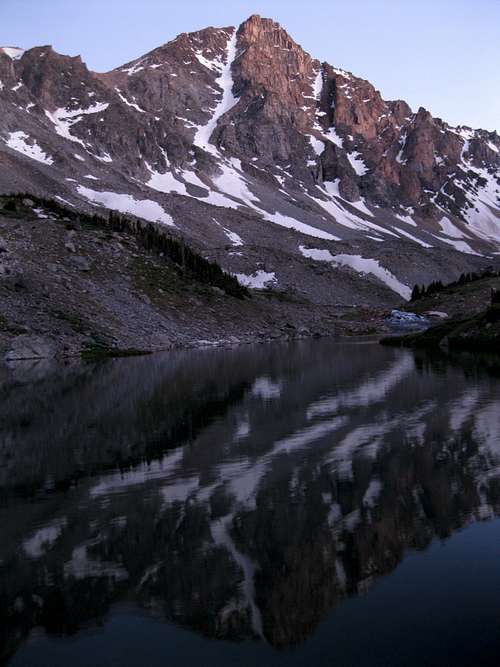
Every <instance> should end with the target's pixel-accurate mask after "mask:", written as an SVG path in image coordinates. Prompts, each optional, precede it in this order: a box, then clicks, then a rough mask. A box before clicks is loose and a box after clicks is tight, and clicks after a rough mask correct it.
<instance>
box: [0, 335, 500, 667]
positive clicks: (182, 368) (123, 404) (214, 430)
mask: <svg viewBox="0 0 500 667" xmlns="http://www.w3.org/2000/svg"><path fill="white" fill-rule="evenodd" d="M499 515H500V371H499V365H498V364H495V362H494V361H493V360H491V359H484V358H482V359H478V358H475V357H470V356H462V357H453V358H447V357H444V356H441V355H437V356H428V355H426V354H423V353H413V352H411V351H407V350H397V349H390V348H383V347H380V346H378V345H377V344H374V343H359V342H358V343H355V342H352V343H336V342H333V341H312V342H303V343H297V344H290V345H269V346H258V347H248V348H239V349H232V350H209V351H190V352H182V353H174V354H165V355H158V356H151V357H141V358H133V359H123V360H113V361H110V362H107V363H103V364H97V365H93V364H87V365H80V364H70V365H68V366H66V367H61V368H52V367H51V366H50V365H46V364H34V365H32V364H20V365H18V366H15V367H12V368H10V369H3V370H2V371H0V526H1V534H0V535H1V537H0V663H1V664H6V665H9V667H42V666H43V667H68V666H71V667H80V666H81V667H84V666H85V667H87V666H89V665H92V667H110V666H113V667H114V666H116V667H118V666H120V667H139V666H140V667H159V666H160V665H161V666H162V667H165V666H167V665H168V667H177V666H179V667H181V666H182V667H186V666H190V665H200V666H203V667H204V666H206V665H208V666H212V665H213V666H214V667H215V666H217V667H219V666H221V667H225V666H229V665H231V666H232V665H235V666H236V665H237V666H246V665H248V666H250V665H252V666H253V665H257V664H258V665H261V666H263V667H264V666H267V665H270V666H274V665H276V666H283V665H291V666H296V665H315V666H316V665H318V666H320V667H322V666H326V665H329V666H330V665H331V666H335V667H338V666H356V667H358V666H365V665H366V666H370V667H373V666H378V665H380V666H384V667H387V666H393V665H394V666H398V667H399V666H401V665H415V666H417V665H418V666H419V667H422V666H424V665H425V666H426V667H428V666H432V665H439V666H440V667H442V666H443V665H453V666H454V667H456V666H457V665H471V666H474V667H477V666H478V665H498V664H499V663H500V522H499V520H497V518H496V517H497V516H499Z"/></svg>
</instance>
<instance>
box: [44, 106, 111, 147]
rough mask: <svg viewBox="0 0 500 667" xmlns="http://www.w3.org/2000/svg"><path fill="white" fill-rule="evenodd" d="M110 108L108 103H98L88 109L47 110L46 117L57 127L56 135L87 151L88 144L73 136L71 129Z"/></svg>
mask: <svg viewBox="0 0 500 667" xmlns="http://www.w3.org/2000/svg"><path fill="white" fill-rule="evenodd" d="M108 107H109V104H108V103H105V102H97V103H96V104H94V105H93V106H91V107H88V108H87V109H55V110H54V111H47V110H45V115H46V116H47V118H48V119H49V120H50V121H51V122H52V123H53V125H54V127H55V131H56V134H58V135H59V136H60V137H62V138H63V139H67V140H68V141H73V142H75V143H77V144H80V145H81V146H83V148H85V150H87V144H86V143H85V142H84V141H82V139H79V138H78V137H75V136H73V135H72V134H71V131H70V130H71V128H72V127H73V125H76V123H79V122H80V121H81V120H82V118H83V116H85V115H88V114H94V113H101V112H102V111H106V109H107V108H108Z"/></svg>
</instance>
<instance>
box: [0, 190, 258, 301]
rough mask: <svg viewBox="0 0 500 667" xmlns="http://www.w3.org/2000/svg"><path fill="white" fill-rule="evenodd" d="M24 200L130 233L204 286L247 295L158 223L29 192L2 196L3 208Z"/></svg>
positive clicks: (15, 208) (15, 207) (61, 214)
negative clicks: (80, 208)
mask: <svg viewBox="0 0 500 667" xmlns="http://www.w3.org/2000/svg"><path fill="white" fill-rule="evenodd" d="M23 199H30V200H31V201H33V202H34V203H35V205H36V206H41V207H43V208H44V210H45V211H47V212H50V213H51V214H53V215H55V216H58V217H63V218H68V219H69V220H71V221H74V222H83V223H86V224H90V225H93V226H97V227H105V228H108V229H110V230H112V231H115V232H121V233H129V234H132V235H133V236H134V237H135V238H136V239H137V240H138V241H139V242H140V243H141V245H142V246H143V247H144V248H145V249H146V250H147V251H148V252H151V253H155V254H158V255H160V256H163V257H167V258H168V259H170V260H171V261H172V262H173V263H174V264H175V265H176V267H177V269H178V270H179V272H181V273H182V274H183V275H185V276H189V277H190V278H192V279H193V280H196V281H197V282H200V283H202V284H204V285H210V286H212V287H218V288H219V289H222V290H224V292H226V294H229V295H231V296H234V297H236V298H238V299H243V298H245V297H250V293H249V291H248V289H247V288H246V287H244V286H243V285H240V283H239V282H238V280H237V279H236V278H235V277H234V276H232V275H230V274H229V273H226V272H225V271H224V270H223V269H222V268H221V266H220V265H219V264H217V262H210V261H209V260H207V259H205V258H204V257H202V256H201V255H200V254H199V253H197V252H196V251H195V250H193V249H192V248H191V247H190V246H189V245H186V243H185V242H184V240H182V239H176V238H174V237H173V236H170V235H169V234H167V233H166V232H165V230H164V228H163V227H161V225H159V224H155V223H152V222H147V221H146V220H140V219H137V218H132V217H129V216H125V215H122V214H120V213H117V212H116V211H110V212H109V215H108V217H107V218H105V217H103V216H102V215H97V214H95V213H94V214H89V213H83V212H76V211H72V210H70V209H68V208H66V207H65V206H64V205H62V204H60V203H59V202H57V201H54V200H53V199H44V198H42V197H35V196H33V195H29V194H15V195H9V196H8V197H7V198H6V199H4V205H3V209H4V211H11V212H15V211H18V210H20V209H22V200H23Z"/></svg>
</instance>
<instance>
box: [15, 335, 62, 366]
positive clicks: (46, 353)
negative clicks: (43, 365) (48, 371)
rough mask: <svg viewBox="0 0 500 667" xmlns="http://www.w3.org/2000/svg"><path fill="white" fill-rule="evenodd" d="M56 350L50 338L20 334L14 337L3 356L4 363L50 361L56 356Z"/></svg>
mask: <svg viewBox="0 0 500 667" xmlns="http://www.w3.org/2000/svg"><path fill="white" fill-rule="evenodd" d="M56 352H57V348H56V345H55V343H54V341H52V340H51V339H50V338H47V337H45V336H34V335H30V334H22V335H20V336H16V338H14V339H13V340H12V341H11V343H10V347H9V349H8V350H7V352H6V353H5V355H4V359H5V361H19V360H21V359H52V358H54V357H55V356H56Z"/></svg>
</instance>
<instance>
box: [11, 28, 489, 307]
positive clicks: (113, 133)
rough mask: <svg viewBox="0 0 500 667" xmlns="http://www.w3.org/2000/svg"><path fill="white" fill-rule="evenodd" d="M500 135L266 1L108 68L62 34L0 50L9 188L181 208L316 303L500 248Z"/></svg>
mask: <svg viewBox="0 0 500 667" xmlns="http://www.w3.org/2000/svg"><path fill="white" fill-rule="evenodd" d="M499 151H500V138H499V136H498V134H497V133H496V132H487V131H485V130H473V129H470V128H467V127H451V126H449V125H448V124H447V123H446V122H445V121H442V120H441V119H438V118H433V116H432V115H431V114H430V113H429V112H428V111H426V110H425V109H422V108H421V109H419V110H418V112H416V113H415V112H414V111H412V109H410V107H409V106H408V105H407V104H406V103H405V102H404V101H401V100H398V101H386V100H384V99H383V98H382V97H381V95H380V93H379V92H378V91H377V90H376V89H375V88H374V87H373V86H372V85H371V84H370V83H369V82H368V81H365V80H363V79H360V78H358V77H356V76H354V75H353V74H351V73H349V72H346V71H344V70H341V69H338V68H337V67H335V66H333V65H330V64H328V63H321V62H319V61H318V60H315V59H314V57H313V56H311V55H309V54H308V53H306V52H305V51H304V50H303V49H302V48H301V47H300V45H298V44H297V43H296V42H295V41H294V40H293V39H292V38H291V37H290V36H289V35H288V34H287V32H286V31H285V30H284V29H283V28H282V27H281V26H280V25H279V24H277V23H276V22H274V21H272V20H270V19H264V18H261V17H260V16H252V17H250V18H249V19H248V20H247V21H245V22H244V23H243V24H242V25H241V26H239V27H223V28H206V29H205V30H201V31H199V32H195V33H189V34H187V33H184V34H181V35H179V36H178V37H177V38H176V39H175V40H173V41H171V42H169V43H167V44H165V45H163V46H160V47H159V48H157V49H155V50H153V51H151V52H150V53H148V54H145V55H144V56H141V57H139V58H138V59H136V60H134V61H133V62H131V63H127V64H126V65H123V66H122V67H119V68H117V69H115V70H113V71H112V72H108V73H95V72H91V71H89V70H88V68H87V67H86V65H85V64H84V63H83V62H82V60H81V58H80V57H76V58H70V57H67V56H63V55H60V54H57V53H56V52H54V51H53V49H52V48H51V47H48V46H42V47H36V48H33V49H29V50H28V51H26V52H22V51H20V50H16V49H6V50H3V51H0V160H1V163H2V167H3V168H2V169H0V191H4V192H11V191H16V190H17V191H32V192H35V193H37V194H40V195H46V196H52V197H53V196H57V197H60V198H62V199H63V200H64V201H66V202H69V203H70V204H71V205H74V206H77V207H80V208H85V209H86V210H95V209H96V207H102V206H104V207H108V208H113V209H118V210H121V211H123V212H128V213H132V214H133V215H139V216H142V217H145V218H147V219H151V220H153V221H158V222H163V223H165V221H169V223H171V224H173V225H174V226H175V228H176V230H177V231H178V233H179V234H182V235H184V236H185V237H187V238H188V239H189V240H190V242H192V243H193V244H195V245H196V246H197V247H199V248H200V249H201V250H202V251H203V252H204V253H206V254H207V255H208V256H210V257H213V258H216V259H217V260H218V261H219V262H220V263H221V264H222V265H223V266H224V267H225V268H226V269H227V270H229V271H232V272H233V273H235V274H237V275H241V276H253V275H256V274H257V272H258V271H263V272H264V273H266V274H268V275H272V276H273V279H272V282H273V286H274V287H275V288H278V289H281V290H283V291H288V292H293V293H299V294H300V295H302V296H306V297H308V298H309V299H311V300H312V301H314V302H320V301H325V300H326V301H328V302H330V303H342V304H352V303H359V302H360V301H361V302H363V303H369V302H370V301H371V302H375V303H377V304H384V305H388V304H391V303H395V302H397V300H398V299H400V297H401V296H402V295H407V293H408V290H410V289H411V287H412V286H413V284H415V283H428V282H431V281H432V280H436V279H454V278H456V277H457V276H458V275H459V274H460V273H461V272H463V271H470V270H475V269H477V268H479V267H481V266H485V265H488V264H491V261H492V257H493V255H492V253H494V252H496V251H497V250H498V244H499V242H500V218H499V196H500V195H499V168H500V152H499ZM152 203H153V204H154V206H152ZM235 238H238V239H239V240H240V241H239V242H238V243H237V244H235V242H234V239H235ZM236 245H237V246H238V247H236ZM304 245H307V247H308V248H309V249H312V250H325V249H328V250H329V252H330V257H331V258H330V259H328V260H327V261H324V260H317V259H314V258H313V259H311V257H309V258H308V257H305V256H304V254H303V253H302V252H301V250H300V247H301V246H304ZM346 254H347V255H353V256H356V257H361V258H363V259H366V260H373V261H375V262H377V264H378V265H379V266H380V267H381V269H382V271H378V272H377V271H373V270H366V267H363V266H361V265H360V264H359V263H358V262H354V261H350V262H348V263H345V262H343V261H341V260H339V259H338V258H339V257H343V256H345V255H346ZM319 262H322V263H321V264H320V263H319ZM384 271H386V272H387V271H388V272H390V274H391V275H393V276H394V277H395V278H396V279H397V281H398V284H399V285H402V286H403V288H401V287H399V288H398V289H397V290H395V289H394V285H395V283H394V281H391V280H387V279H384V276H385V275H386V274H385V273H384ZM323 273H326V277H324V278H322V277H321V276H322V275H323ZM270 281H271V279H269V281H268V285H269V284H270ZM361 284H368V286H369V290H368V292H369V293H368V294H367V295H365V294H364V288H363V287H360V285H361ZM325 285H329V286H330V287H331V286H332V285H336V289H335V290H332V289H327V288H325Z"/></svg>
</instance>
